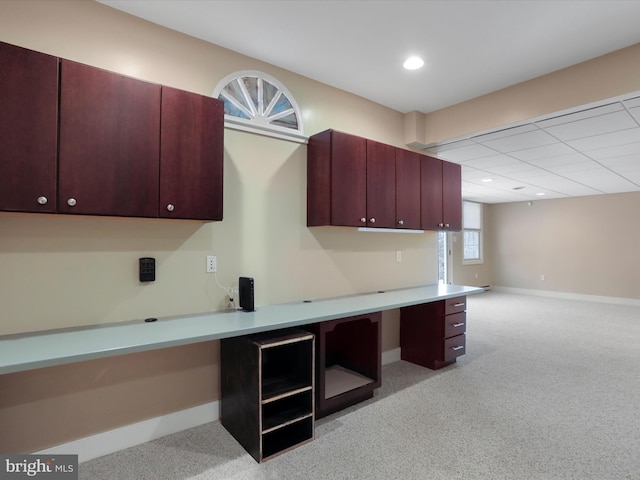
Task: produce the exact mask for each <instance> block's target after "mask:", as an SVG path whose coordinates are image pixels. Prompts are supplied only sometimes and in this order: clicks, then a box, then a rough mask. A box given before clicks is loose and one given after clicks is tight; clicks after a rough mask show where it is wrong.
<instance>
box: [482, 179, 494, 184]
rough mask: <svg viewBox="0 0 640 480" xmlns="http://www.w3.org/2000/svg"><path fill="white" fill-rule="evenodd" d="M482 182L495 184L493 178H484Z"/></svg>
mask: <svg viewBox="0 0 640 480" xmlns="http://www.w3.org/2000/svg"><path fill="white" fill-rule="evenodd" d="M482 181H483V182H486V183H489V182H493V178H483V179H482Z"/></svg>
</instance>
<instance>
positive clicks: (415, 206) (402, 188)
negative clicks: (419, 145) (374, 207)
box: [396, 148, 420, 229]
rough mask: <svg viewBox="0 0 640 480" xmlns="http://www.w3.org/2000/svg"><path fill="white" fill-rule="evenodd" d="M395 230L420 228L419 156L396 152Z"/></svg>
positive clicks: (398, 150) (404, 151)
mask: <svg viewBox="0 0 640 480" xmlns="http://www.w3.org/2000/svg"><path fill="white" fill-rule="evenodd" d="M396 228H413V229H419V228H420V155H419V154H418V153H415V152H410V151H408V150H402V149H400V148H399V149H397V150H396Z"/></svg>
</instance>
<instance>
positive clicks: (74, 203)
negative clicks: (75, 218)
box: [67, 197, 78, 207]
mask: <svg viewBox="0 0 640 480" xmlns="http://www.w3.org/2000/svg"><path fill="white" fill-rule="evenodd" d="M76 203H78V202H76V199H75V198H73V197H72V198H70V199H69V200H67V205H69V206H70V207H75V206H76Z"/></svg>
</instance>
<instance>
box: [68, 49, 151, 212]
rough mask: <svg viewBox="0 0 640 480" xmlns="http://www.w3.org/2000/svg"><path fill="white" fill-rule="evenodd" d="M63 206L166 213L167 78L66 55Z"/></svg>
mask: <svg viewBox="0 0 640 480" xmlns="http://www.w3.org/2000/svg"><path fill="white" fill-rule="evenodd" d="M60 92H61V93H60V155H59V183H58V189H59V190H58V211H59V212H61V213H78V214H95V215H117V216H139V217H157V216H158V185H159V178H158V172H159V163H160V162H159V151H160V142H159V138H160V85H154V84H150V83H146V82H142V81H139V80H136V79H133V78H129V77H125V76H122V75H118V74H115V73H112V72H107V71H104V70H100V69H97V68H93V67H90V66H87V65H82V64H79V63H75V62H70V61H66V60H63V61H62V62H61V91H60Z"/></svg>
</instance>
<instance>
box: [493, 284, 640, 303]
mask: <svg viewBox="0 0 640 480" xmlns="http://www.w3.org/2000/svg"><path fill="white" fill-rule="evenodd" d="M491 288H492V290H495V291H496V292H505V293H518V294H522V295H536V296H538V297H551V298H563V299H565V300H582V301H584V302H597V303H612V304H616V305H629V306H632V307H640V299H637V298H624V297H606V296H600V295H586V294H582V293H568V292H555V291H552V290H535V289H529V288H512V287H501V286H498V285H493V286H492V287H491Z"/></svg>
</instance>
